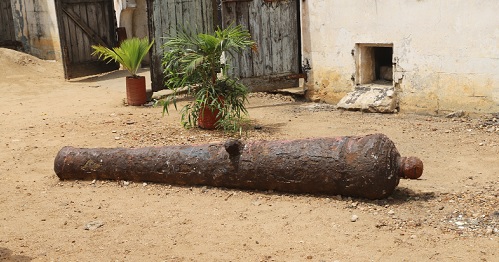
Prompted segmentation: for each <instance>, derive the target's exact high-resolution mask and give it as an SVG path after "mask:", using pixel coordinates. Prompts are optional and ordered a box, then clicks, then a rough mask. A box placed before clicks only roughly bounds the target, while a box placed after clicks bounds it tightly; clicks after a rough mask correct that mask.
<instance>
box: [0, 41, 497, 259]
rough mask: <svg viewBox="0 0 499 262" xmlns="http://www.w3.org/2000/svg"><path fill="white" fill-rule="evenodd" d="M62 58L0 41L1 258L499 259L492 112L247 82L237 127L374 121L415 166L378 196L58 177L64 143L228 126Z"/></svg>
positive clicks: (346, 130)
mask: <svg viewBox="0 0 499 262" xmlns="http://www.w3.org/2000/svg"><path fill="white" fill-rule="evenodd" d="M61 68H62V67H61V64H60V63H56V62H49V61H41V60H38V59H36V58H33V57H31V56H27V55H23V54H20V53H17V52H14V51H10V50H5V49H0V76H1V78H0V79H1V80H0V81H1V82H0V90H1V96H0V116H1V118H0V123H1V128H0V138H1V141H0V148H1V150H0V210H1V211H0V260H1V261H428V260H433V261H499V260H498V257H499V162H498V161H499V123H498V122H497V119H495V120H494V115H490V114H489V115H473V116H468V117H464V118H445V117H442V116H429V115H428V116H422V115H412V114H404V113H399V114H394V115H386V114H385V115H382V114H363V113H360V112H343V111H340V110H336V109H335V108H334V107H333V106H328V105H322V104H313V103H306V102H303V101H301V100H300V99H295V98H294V97H291V96H285V95H281V94H254V95H252V96H251V98H250V103H249V105H248V107H249V112H250V118H251V119H252V121H253V122H252V126H253V125H260V126H262V129H254V128H252V126H250V128H249V129H247V130H245V132H243V138H244V139H247V140H253V139H267V140H270V139H292V138H308V137H326V136H342V135H363V134H370V133H377V132H382V133H384V134H386V135H388V136H389V137H390V138H391V139H392V140H393V141H394V142H395V144H396V145H397V148H398V150H399V152H400V153H401V154H402V155H403V156H410V155H414V156H418V157H420V158H421V159H422V160H423V161H424V164H425V170H424V174H423V176H422V177H421V179H418V180H402V181H401V183H400V185H399V187H398V189H397V190H396V192H395V193H394V194H393V196H392V197H390V198H388V199H385V200H375V201H373V200H364V199H356V198H354V199H352V198H346V197H341V196H309V195H291V194H282V193H278V192H252V191H240V190H229V189H219V188H212V187H176V186H169V185H158V184H143V183H128V182H126V181H95V182H92V181H59V179H58V178H57V176H56V175H55V173H54V171H53V161H54V157H55V155H56V154H57V152H58V151H59V150H60V149H61V148H62V147H63V146H66V145H71V146H76V147H142V146H150V145H172V144H195V143H204V142H211V141H223V140H225V139H226V138H227V135H225V134H223V133H221V132H215V131H202V130H198V129H191V130H185V129H182V128H181V125H180V123H179V115H178V113H175V112H173V113H172V114H170V115H167V116H164V117H163V116H162V114H161V108H157V107H156V108H155V107H128V106H125V105H124V104H123V98H124V97H125V91H124V75H126V73H125V72H120V71H119V72H113V73H110V74H106V75H101V76H98V77H93V78H88V79H81V80H78V81H71V82H67V81H64V80H63V76H62V69H61ZM142 74H143V75H146V76H148V72H147V71H144V72H142ZM495 117H497V115H495ZM353 215H355V216H357V217H358V219H357V220H356V221H355V222H352V220H351V219H352V216H353ZM89 223H94V224H96V225H97V226H99V227H97V226H96V227H97V228H96V229H94V228H91V229H89V230H86V229H85V226H86V225H87V224H89Z"/></svg>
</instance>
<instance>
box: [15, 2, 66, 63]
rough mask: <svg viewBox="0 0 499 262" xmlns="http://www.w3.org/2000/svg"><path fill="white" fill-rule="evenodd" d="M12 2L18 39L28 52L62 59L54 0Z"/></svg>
mask: <svg viewBox="0 0 499 262" xmlns="http://www.w3.org/2000/svg"><path fill="white" fill-rule="evenodd" d="M9 1H11V3H12V12H13V17H14V30H15V34H16V40H17V41H20V42H21V43H22V44H23V47H24V49H25V51H26V52H27V53H30V54H32V55H34V56H37V57H39V58H42V59H50V60H60V59H61V45H60V41H59V30H58V27H57V16H56V12H55V3H54V0H43V1H33V0H9Z"/></svg>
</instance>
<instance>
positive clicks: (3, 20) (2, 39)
mask: <svg viewBox="0 0 499 262" xmlns="http://www.w3.org/2000/svg"><path fill="white" fill-rule="evenodd" d="M13 19H14V18H13V16H12V7H11V2H10V0H7V1H0V46H1V45H11V43H13V42H14V41H15V40H16V36H15V33H14V20H13Z"/></svg>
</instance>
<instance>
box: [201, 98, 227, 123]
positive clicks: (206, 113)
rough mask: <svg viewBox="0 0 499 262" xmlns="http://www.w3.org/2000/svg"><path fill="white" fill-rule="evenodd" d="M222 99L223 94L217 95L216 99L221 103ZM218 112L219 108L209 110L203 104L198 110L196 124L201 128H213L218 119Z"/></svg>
mask: <svg viewBox="0 0 499 262" xmlns="http://www.w3.org/2000/svg"><path fill="white" fill-rule="evenodd" d="M224 100H225V99H224V97H223V96H219V97H218V101H220V102H221V103H222V104H223V102H224ZM219 112H220V110H218V109H215V110H213V111H211V110H210V108H209V107H208V106H204V107H203V108H202V109H201V110H199V115H198V126H199V127H201V128H203V129H215V128H216V126H217V122H218V120H220V117H217V115H218V113H219Z"/></svg>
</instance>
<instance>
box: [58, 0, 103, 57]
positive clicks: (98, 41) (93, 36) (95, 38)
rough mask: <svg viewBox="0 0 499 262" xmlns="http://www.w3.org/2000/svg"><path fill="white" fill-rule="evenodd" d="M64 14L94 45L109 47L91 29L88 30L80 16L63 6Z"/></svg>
mask: <svg viewBox="0 0 499 262" xmlns="http://www.w3.org/2000/svg"><path fill="white" fill-rule="evenodd" d="M63 11H64V13H66V14H67V15H68V17H69V18H71V20H73V21H74V22H75V23H76V24H77V25H78V26H79V27H80V28H81V29H82V30H83V31H85V33H87V34H88V36H90V38H91V39H92V41H94V43H95V44H99V45H102V46H106V47H110V46H109V45H108V44H107V43H106V42H104V40H102V38H101V37H100V36H99V35H98V34H97V33H96V32H95V31H94V30H93V29H92V28H90V27H89V26H88V25H87V24H86V23H84V22H83V21H82V20H81V18H80V16H79V15H78V14H77V13H76V12H75V11H74V10H72V9H69V8H68V6H65V7H64V8H63Z"/></svg>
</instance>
